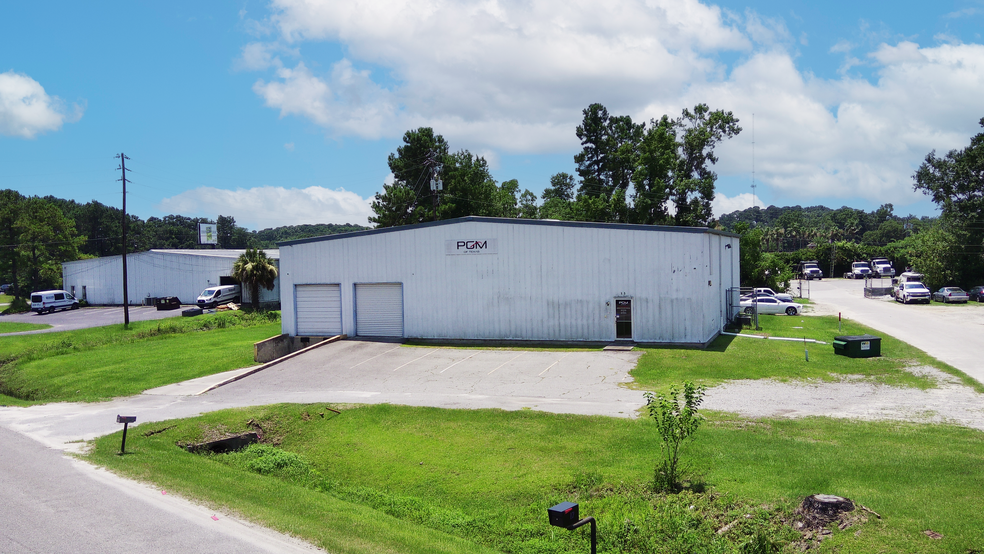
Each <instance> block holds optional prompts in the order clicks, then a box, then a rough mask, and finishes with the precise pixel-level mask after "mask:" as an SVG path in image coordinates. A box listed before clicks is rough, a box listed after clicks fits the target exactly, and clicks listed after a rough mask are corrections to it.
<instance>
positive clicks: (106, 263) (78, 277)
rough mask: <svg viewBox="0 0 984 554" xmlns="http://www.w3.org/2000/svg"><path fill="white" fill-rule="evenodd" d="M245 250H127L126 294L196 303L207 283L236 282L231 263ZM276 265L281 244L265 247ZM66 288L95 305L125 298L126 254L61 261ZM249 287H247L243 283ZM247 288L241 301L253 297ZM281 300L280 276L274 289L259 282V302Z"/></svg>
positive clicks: (139, 299) (137, 300) (136, 300)
mask: <svg viewBox="0 0 984 554" xmlns="http://www.w3.org/2000/svg"><path fill="white" fill-rule="evenodd" d="M243 252H245V250H206V249H202V250H148V251H147V252H139V253H134V254H127V256H126V273H127V297H128V300H129V302H130V304H131V305H140V304H146V303H147V299H148V298H160V297H165V296H176V297H178V299H179V300H180V301H181V303H182V304H194V303H195V299H196V298H198V295H199V294H201V293H202V291H204V290H205V289H206V288H208V287H211V286H215V285H225V284H235V281H233V280H232V277H231V275H232V265H233V264H234V263H236V260H237V259H239V256H240V255H242V254H243ZM265 252H266V255H267V257H269V258H270V259H271V260H272V262H273V264H274V265H278V264H279V253H278V251H277V250H265ZM62 282H63V284H64V287H65V290H67V291H68V292H71V293H72V294H74V295H75V297H76V298H78V299H80V300H83V299H84V300H86V301H88V302H89V304H93V305H122V304H123V256H107V257H105V258H92V259H89V260H78V261H74V262H65V263H63V264H62ZM244 288H246V287H244ZM250 300H251V299H250V298H249V291H248V290H243V301H244V302H249V301H250ZM278 302H280V286H279V281H278V282H277V283H276V284H275V285H274V288H273V290H269V291H268V290H266V289H264V288H263V287H260V303H261V304H263V305H271V304H276V303H278Z"/></svg>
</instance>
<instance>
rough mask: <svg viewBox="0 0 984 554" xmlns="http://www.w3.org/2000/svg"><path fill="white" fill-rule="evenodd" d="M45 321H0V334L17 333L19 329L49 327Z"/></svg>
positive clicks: (27, 329)
mask: <svg viewBox="0 0 984 554" xmlns="http://www.w3.org/2000/svg"><path fill="white" fill-rule="evenodd" d="M50 328H51V325H48V324H47V323H19V322H16V321H0V334H3V333H19V332H21V331H37V330H39V329H50Z"/></svg>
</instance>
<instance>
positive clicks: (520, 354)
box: [489, 352, 526, 375]
mask: <svg viewBox="0 0 984 554" xmlns="http://www.w3.org/2000/svg"><path fill="white" fill-rule="evenodd" d="M523 354H526V352H520V353H519V354H518V355H517V356H516V357H515V358H513V359H512V360H509V361H508V362H502V365H500V366H499V367H502V366H504V365H506V364H508V363H509V362H511V361H513V360H515V359H516V358H518V357H520V356H522V355H523ZM499 367H497V368H495V369H493V370H492V371H490V372H489V375H492V374H493V373H495V370H496V369H499Z"/></svg>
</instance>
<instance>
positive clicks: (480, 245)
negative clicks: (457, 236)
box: [444, 239, 499, 256]
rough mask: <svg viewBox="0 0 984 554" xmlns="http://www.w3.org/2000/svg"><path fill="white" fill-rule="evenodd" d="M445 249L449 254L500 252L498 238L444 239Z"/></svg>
mask: <svg viewBox="0 0 984 554" xmlns="http://www.w3.org/2000/svg"><path fill="white" fill-rule="evenodd" d="M444 249H445V252H446V253H447V255H448V256H459V255H475V254H498V253H499V241H498V240H497V239H463V240H447V241H444Z"/></svg>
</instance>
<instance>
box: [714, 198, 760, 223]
mask: <svg viewBox="0 0 984 554" xmlns="http://www.w3.org/2000/svg"><path fill="white" fill-rule="evenodd" d="M752 206H759V207H761V208H764V207H765V204H763V202H762V200H761V199H759V197H757V196H755V195H753V194H752V193H750V192H743V193H741V194H737V195H735V196H733V197H731V198H728V197H727V196H725V195H723V194H721V193H717V194H715V195H714V200H713V201H711V210H712V211H713V213H714V217H721V216H722V215H726V214H730V213H731V212H736V211H741V210H747V209H748V208H751V207H752Z"/></svg>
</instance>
